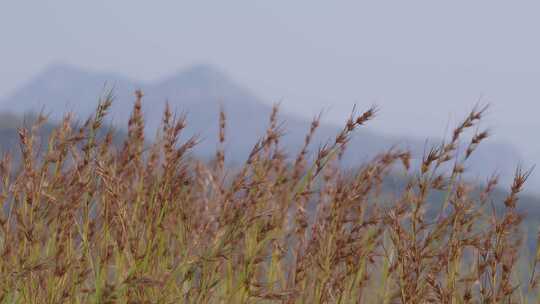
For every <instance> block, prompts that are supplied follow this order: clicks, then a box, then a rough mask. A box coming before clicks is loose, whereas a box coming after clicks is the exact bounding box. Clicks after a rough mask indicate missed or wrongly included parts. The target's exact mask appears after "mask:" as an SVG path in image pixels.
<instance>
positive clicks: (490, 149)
mask: <svg viewBox="0 0 540 304" xmlns="http://www.w3.org/2000/svg"><path fill="white" fill-rule="evenodd" d="M110 87H114V95H115V96H116V100H115V102H114V104H113V107H112V109H111V115H110V117H111V120H112V121H113V122H114V123H120V125H121V126H123V125H125V124H126V122H127V120H128V118H129V115H130V112H131V108H132V105H133V101H134V95H133V92H134V91H135V90H136V89H142V90H143V92H144V93H145V97H144V101H143V110H144V115H145V120H146V123H147V130H148V131H149V132H155V130H156V129H157V127H158V126H159V123H160V121H161V117H162V113H163V110H164V108H165V103H166V102H169V104H170V105H171V106H172V108H173V110H175V111H176V112H182V111H183V112H186V114H187V120H188V126H189V128H188V131H187V133H188V134H187V135H193V134H197V135H199V136H200V138H201V139H202V142H201V144H200V145H198V147H197V148H196V150H195V152H196V153H197V154H198V155H199V156H201V157H211V156H212V155H213V154H214V152H215V149H216V145H217V134H218V114H219V109H220V107H221V106H222V107H223V108H224V109H225V112H226V114H227V144H226V153H227V157H228V159H229V160H232V161H234V162H238V161H242V160H244V159H245V157H246V156H247V154H248V153H249V151H250V149H251V148H252V146H253V144H254V143H255V142H256V140H257V139H258V138H259V137H260V136H261V135H263V134H264V132H265V130H266V128H267V125H268V120H269V116H270V113H271V110H272V107H271V105H270V104H268V103H266V102H264V101H263V100H261V99H260V98H258V97H257V96H256V95H255V94H254V93H252V92H251V91H249V90H248V89H246V88H244V87H242V86H241V85H240V84H238V83H236V82H234V81H233V80H232V79H231V78H230V77H229V76H228V75H227V74H226V73H224V72H223V71H221V70H220V69H218V68H216V67H214V66H211V65H195V66H192V67H189V68H187V69H185V70H183V71H180V72H178V73H177V74H175V75H172V76H170V77H167V78H164V79H162V80H160V81H156V82H153V83H143V82H139V81H136V80H132V79H129V78H127V77H123V76H121V75H118V74H114V73H102V72H93V71H87V70H84V69H80V68H76V67H73V66H68V65H62V64H55V65H52V66H50V67H48V68H46V69H45V70H44V71H42V72H41V73H39V74H38V75H37V76H36V77H34V78H32V79H31V80H30V81H29V82H28V83H26V84H25V85H23V86H22V87H20V88H19V89H18V90H16V91H15V92H13V93H12V94H11V95H10V96H7V97H5V98H3V99H0V111H4V112H11V113H15V114H22V113H25V112H28V111H31V112H36V111H40V110H44V111H45V113H48V114H50V117H51V119H53V120H58V119H60V118H61V116H62V114H63V113H65V112H66V111H72V112H74V113H76V114H77V115H78V117H79V118H80V119H85V118H87V117H88V116H89V115H91V114H92V113H93V111H94V109H95V106H96V104H97V100H98V98H99V96H102V95H103V93H104V92H105V91H106V89H107V88H110ZM383 110H384V109H383ZM464 114H465V113H464ZM280 121H282V122H283V129H284V130H285V131H286V135H285V137H284V138H283V140H282V144H283V146H284V147H287V149H288V152H289V153H295V152H297V151H298V149H299V147H300V145H301V144H302V143H303V140H304V136H305V134H306V132H307V130H308V129H309V125H310V122H309V121H307V120H305V119H303V118H300V117H298V116H295V115H292V114H288V113H280ZM340 128H341V126H337V125H334V124H328V123H326V124H325V123H323V124H322V125H321V127H320V128H319V130H318V132H317V135H316V137H315V140H314V142H315V145H314V146H312V150H314V149H317V144H320V143H323V142H325V141H326V140H331V139H333V137H334V136H335V135H336V133H337V132H339V130H340ZM393 146H401V147H406V148H409V149H411V150H412V151H413V154H414V155H415V156H416V157H417V158H420V157H421V155H422V152H423V151H424V150H425V149H426V142H425V141H424V140H419V139H416V138H412V137H411V138H403V137H396V136H389V135H382V134H378V133H376V132H374V131H371V129H369V127H368V128H365V129H361V130H359V131H358V132H356V133H355V136H354V138H353V140H352V141H351V143H350V144H349V148H348V152H347V154H346V156H345V158H344V162H345V163H346V164H347V165H354V164H359V163H361V162H362V161H364V160H366V159H367V158H368V157H370V156H373V155H375V154H376V153H378V152H381V151H382V150H384V149H388V148H390V147H393ZM519 159H520V157H519V154H518V153H517V152H516V151H515V150H514V149H513V148H512V147H510V146H508V145H505V144H501V143H486V144H484V145H481V146H480V148H479V150H478V152H477V153H476V155H475V156H474V159H472V161H471V164H472V165H471V168H470V170H471V172H474V175H473V176H478V177H482V178H483V177H485V176H488V175H491V173H493V172H494V171H495V170H496V171H497V172H498V173H500V174H501V175H502V176H503V177H506V179H508V178H509V177H511V174H512V172H513V166H514V165H515V162H516V160H519Z"/></svg>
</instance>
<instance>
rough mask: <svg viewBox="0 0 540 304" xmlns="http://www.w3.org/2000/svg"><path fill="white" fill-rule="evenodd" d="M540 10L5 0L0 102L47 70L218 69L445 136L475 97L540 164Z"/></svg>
mask: <svg viewBox="0 0 540 304" xmlns="http://www.w3.org/2000/svg"><path fill="white" fill-rule="evenodd" d="M539 14H540V2H538V1H519V0H516V1H499V0H476V1H471V0H454V1H434V0H425V1H424V0H422V1H421V0H408V1H384V0H379V1H317V0H295V1H290V0H289V1H285V0H274V1H257V0H249V1H248V0H246V1H236V0H229V1H204V0H200V1H179V0H176V1H172V0H171V1H168V0H162V1H138V0H129V1H128V0H115V1H110V0H94V1H84V2H83V1H73V0H54V1H52V0H40V1H27V0H18V1H0V39H1V42H0V67H1V69H0V96H5V95H7V94H9V92H12V91H13V90H14V89H15V88H17V87H19V86H22V85H23V84H24V83H25V81H28V80H29V78H31V77H32V76H33V75H35V74H37V73H38V72H39V71H40V70H42V69H44V68H45V67H46V66H47V65H49V64H51V63H58V62H62V63H69V64H73V65H77V66H80V67H84V68H88V69H92V70H99V71H111V72H117V73H121V74H123V75H126V76H129V77H131V78H133V79H137V80H143V81H155V80H157V79H159V78H161V77H165V76H167V75H170V74H173V73H174V72H176V71H178V70H179V69H182V68H186V67H188V66H189V65H191V64H195V63H210V64H215V65H217V66H218V67H220V68H221V69H223V70H224V71H226V72H227V73H228V74H230V75H231V76H232V77H233V78H234V79H235V80H236V81H237V82H239V83H241V84H243V85H244V86H246V87H248V88H250V89H251V90H253V91H254V92H255V93H256V94H258V95H259V96H261V97H262V98H264V100H265V101H267V102H281V104H282V107H283V108H284V110H286V111H291V112H295V113H297V114H298V115H304V116H312V115H314V114H316V113H318V112H319V111H320V110H325V113H326V118H327V120H329V121H334V122H338V121H341V120H342V119H343V118H344V117H345V116H346V115H347V114H348V112H349V110H350V109H351V108H352V105H353V104H357V105H358V106H359V107H360V108H362V107H368V106H369V105H372V104H377V105H378V106H379V107H380V109H381V112H380V117H379V119H378V120H376V121H375V122H374V123H373V128H374V129H376V130H379V131H380V132H385V133H392V134H406V135H413V136H416V137H424V136H441V135H444V133H445V131H446V130H447V129H448V126H449V125H452V124H455V123H456V122H457V120H459V118H461V117H463V116H464V115H465V114H466V113H467V112H468V111H469V110H470V109H471V108H472V107H473V106H474V105H475V104H476V103H478V102H480V103H490V104H491V108H490V111H489V118H488V119H487V121H486V122H485V123H484V125H485V127H488V128H490V130H492V131H493V132H494V133H495V140H497V141H500V142H508V143H510V144H512V145H514V146H515V147H517V148H518V149H519V150H520V152H521V153H522V155H523V156H524V158H526V159H531V160H532V161H533V162H534V160H536V159H538V160H539V161H540V141H538V140H537V137H536V135H537V134H536V133H537V132H536V130H538V129H539V128H540V120H539V119H538V113H539V110H540V106H539V101H540V85H539V84H540V83H539V82H540V59H539V57H540V39H538V37H539V35H538V31H539V29H540V18H538V16H539Z"/></svg>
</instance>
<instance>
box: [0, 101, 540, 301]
mask: <svg viewBox="0 0 540 304" xmlns="http://www.w3.org/2000/svg"><path fill="white" fill-rule="evenodd" d="M142 98H143V94H142V93H141V92H137V94H136V102H135V105H134V108H133V112H132V116H131V119H130V121H129V126H128V130H129V132H128V136H127V138H126V141H125V143H124V145H123V146H122V147H119V148H116V147H114V146H113V145H111V141H112V135H111V134H108V135H107V136H104V137H103V136H98V134H99V132H98V131H99V130H100V129H101V128H103V126H102V125H103V119H104V117H105V115H106V113H107V110H108V108H109V107H110V104H111V98H110V96H107V97H106V98H104V99H103V100H102V102H100V104H99V106H98V108H97V111H96V115H95V117H93V118H92V119H89V120H88V121H87V122H86V123H85V124H84V126H83V127H81V128H74V127H73V125H74V124H73V123H72V121H71V117H70V116H66V118H65V119H64V121H63V122H62V123H61V124H60V126H59V127H58V128H57V129H56V130H55V131H54V132H53V134H52V135H51V136H50V137H49V138H46V139H43V138H41V139H40V138H37V136H36V134H37V130H38V129H39V126H40V124H42V123H43V122H44V118H40V119H38V121H37V122H36V124H35V125H34V126H33V127H32V128H29V129H20V132H19V135H20V149H21V153H22V162H21V164H16V165H15V164H14V165H12V164H11V161H10V158H9V156H7V155H6V156H5V157H4V158H3V160H2V161H1V163H0V178H1V185H0V191H1V192H0V199H1V200H2V204H3V206H4V208H3V209H2V210H1V213H0V228H1V231H0V255H1V256H2V259H0V299H1V301H2V302H4V303H258V302H260V303H526V302H527V301H531V302H534V301H535V299H536V300H537V299H538V298H536V297H534V294H535V292H537V289H536V283H537V278H536V277H535V271H534V269H535V268H536V260H538V258H540V253H539V254H538V256H537V257H536V258H534V259H532V261H530V263H531V265H532V266H530V267H528V269H530V271H529V274H528V276H527V279H523V278H524V277H525V276H524V275H523V274H521V273H519V271H518V267H517V266H518V262H520V261H523V260H524V259H526V257H525V256H524V254H523V251H522V250H521V235H522V233H521V232H520V221H521V220H522V216H521V215H520V214H518V212H517V211H516V205H517V204H519V201H518V195H519V193H520V191H521V190H522V187H523V184H524V182H525V181H526V179H527V177H528V174H529V172H527V171H523V170H521V169H518V170H517V171H516V175H515V179H514V183H513V185H511V188H510V191H509V194H508V196H507V198H506V199H505V200H504V201H503V202H498V203H500V204H503V203H504V208H503V212H502V213H501V212H495V211H494V210H495V208H494V204H497V202H493V200H492V199H491V196H490V194H491V192H492V191H493V189H494V188H495V187H496V185H497V179H496V178H495V177H494V178H492V179H491V180H489V181H488V182H487V183H486V185H485V187H484V188H483V189H482V192H481V195H473V194H472V192H473V187H472V186H471V185H470V184H468V183H467V182H466V181H465V180H464V178H463V171H464V168H465V162H466V161H467V159H468V158H469V156H470V154H471V153H474V149H475V148H476V147H477V146H478V144H480V143H481V141H483V140H484V139H485V138H486V137H487V136H488V134H487V133H486V132H478V133H476V134H475V133H473V134H472V140H471V141H470V143H469V146H468V148H467V149H466V150H465V151H466V153H462V155H459V153H458V149H457V146H458V143H459V142H461V140H460V139H461V138H463V134H465V133H466V132H471V130H475V129H476V126H477V124H478V121H479V120H480V119H481V118H482V114H483V110H484V109H475V110H473V111H472V112H471V113H470V114H469V115H468V116H467V117H466V119H465V120H464V121H463V123H462V124H460V125H458V126H457V127H456V129H455V130H454V132H453V135H452V138H450V140H449V141H448V142H445V143H443V144H441V145H438V146H435V147H433V148H432V149H431V150H429V151H428V152H427V153H426V155H424V158H423V161H422V162H421V165H420V167H419V168H411V165H410V163H411V161H410V159H411V156H410V154H409V153H408V152H406V151H398V150H390V151H386V152H383V153H381V154H380V155H379V156H377V157H376V158H374V159H373V160H372V161H371V162H368V163H365V164H362V165H361V166H360V167H359V168H357V169H355V170H348V171H345V170H342V169H340V167H339V166H338V165H337V163H338V162H339V158H340V156H341V155H342V153H343V151H344V149H345V146H346V143H347V142H348V140H349V138H350V135H351V133H352V132H354V130H355V129H357V128H360V127H362V126H363V125H364V124H366V123H367V122H368V121H369V120H371V119H372V118H373V117H374V115H375V114H376V111H375V109H369V110H367V111H366V112H363V113H361V114H359V115H357V114H356V113H354V112H353V113H352V114H351V117H350V119H349V120H348V121H347V122H346V124H345V126H344V127H343V130H342V131H341V132H340V133H339V134H337V136H336V137H335V138H334V139H333V140H331V141H330V142H329V143H328V144H327V145H324V146H321V147H320V148H319V149H318V150H317V151H316V153H312V152H310V150H312V148H311V146H312V143H311V139H312V137H313V134H314V133H315V132H316V131H317V128H318V125H319V118H318V117H317V118H315V119H314V120H313V123H312V125H311V128H310V129H309V130H306V132H307V135H306V139H305V143H304V147H303V149H302V150H301V152H299V153H298V155H296V156H295V157H292V158H289V157H287V156H286V155H285V153H284V152H283V150H282V148H281V147H280V145H279V142H280V137H281V134H282V131H283V130H280V129H279V124H278V123H277V112H278V111H277V108H275V109H274V111H273V113H272V115H271V118H270V122H269V127H268V131H267V132H266V135H265V136H264V137H263V138H262V139H260V141H259V142H258V143H257V144H256V145H255V146H254V148H253V150H252V152H251V153H250V155H249V158H248V159H247V161H246V162H245V164H244V165H243V166H242V167H241V168H238V169H234V170H233V169H230V168H227V167H226V166H225V161H226V160H225V155H226V154H225V153H224V150H223V146H224V145H223V143H224V142H225V141H226V132H225V130H226V121H227V120H226V116H225V113H221V115H220V117H219V121H218V119H216V120H217V121H216V123H218V124H219V126H220V132H219V134H218V136H219V142H220V145H219V146H218V148H217V151H216V159H215V161H214V162H212V163H209V164H207V163H203V162H200V161H197V160H196V159H193V158H191V157H190V156H189V152H190V149H191V148H193V146H194V145H196V143H197V141H196V138H189V139H186V140H180V138H181V135H182V132H183V130H184V129H185V128H186V122H185V118H184V117H176V116H175V115H174V114H173V113H171V111H170V110H169V109H168V108H167V109H166V110H165V113H164V115H163V123H162V128H161V130H160V132H159V134H158V135H157V137H156V138H152V139H151V140H150V141H151V142H152V144H151V145H150V146H148V145H147V144H146V142H148V140H145V137H144V136H145V135H144V121H143V118H142V113H141V100H142ZM38 142H45V143H46V144H47V148H46V149H45V152H43V153H40V152H39V151H42V150H40V149H37V148H36V145H37V143H38ZM13 166H14V167H13ZM396 172H399V174H401V175H404V176H405V178H406V179H407V186H406V187H405V189H403V190H402V191H399V192H398V193H391V194H389V193H385V192H384V191H382V190H381V184H382V182H383V180H384V179H385V178H387V177H388V176H389V175H392V174H396ZM435 192H437V193H443V194H444V195H443V196H442V197H444V199H442V201H438V202H433V201H432V198H431V194H432V193H435ZM433 206H436V208H435V209H436V212H431V213H429V212H428V210H429V209H430V208H431V209H433ZM527 262H529V261H527Z"/></svg>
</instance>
